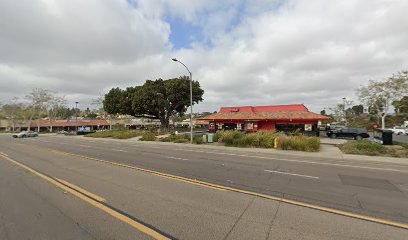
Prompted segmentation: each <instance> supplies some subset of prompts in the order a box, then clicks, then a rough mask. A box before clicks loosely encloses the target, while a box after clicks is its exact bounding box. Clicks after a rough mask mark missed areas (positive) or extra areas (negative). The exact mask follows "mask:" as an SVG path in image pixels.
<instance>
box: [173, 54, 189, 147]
mask: <svg viewBox="0 0 408 240" xmlns="http://www.w3.org/2000/svg"><path fill="white" fill-rule="evenodd" d="M172 60H173V61H175V62H179V63H180V64H181V65H183V66H184V67H185V68H186V69H187V71H188V73H189V74H190V143H191V144H192V143H193V74H192V73H191V72H190V70H189V69H188V67H187V66H186V65H185V64H184V63H182V62H180V61H179V60H177V59H176V58H173V59H172Z"/></svg>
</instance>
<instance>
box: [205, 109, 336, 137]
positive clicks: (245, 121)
mask: <svg viewBox="0 0 408 240" xmlns="http://www.w3.org/2000/svg"><path fill="white" fill-rule="evenodd" d="M199 120H207V121H209V122H210V125H209V130H210V131H217V130H220V129H223V130H241V131H246V132H256V131H262V130H265V131H294V130H296V129H301V130H302V131H305V132H311V133H317V132H318V130H317V125H318V122H319V121H328V120H330V118H329V117H327V116H323V115H320V114H316V113H313V112H310V111H309V109H307V107H306V106H305V105H303V104H292V105H276V106H242V107H221V109H220V111H219V112H218V113H215V114H212V115H209V116H206V117H203V118H200V119H199Z"/></svg>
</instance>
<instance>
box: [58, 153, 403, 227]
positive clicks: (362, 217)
mask: <svg viewBox="0 0 408 240" xmlns="http://www.w3.org/2000/svg"><path fill="white" fill-rule="evenodd" d="M57 151H58V150H57ZM58 153H60V154H64V155H71V156H75V157H80V158H84V159H89V160H93V161H97V162H102V163H107V164H111V165H115V166H120V167H125V168H130V169H134V170H138V171H142V172H147V173H151V174H153V175H155V176H160V177H165V178H169V179H173V180H179V181H183V182H187V183H190V184H194V185H199V186H205V187H208V188H212V189H217V190H224V191H231V192H237V193H243V194H246V195H251V196H256V197H261V198H265V199H270V200H274V201H278V202H283V203H288V204H291V205H296V206H301V207H307V208H310V209H315V210H319V211H323V212H328V213H333V214H337V215H341V216H346V217H351V218H355V219H360V220H365V221H369V222H374V223H379V224H384V225H388V226H393V227H398V228H403V229H408V224H404V223H400V222H394V221H389V220H384V219H380V218H375V217H369V216H366V215H361V214H358V213H352V212H346V211H342V210H337V209H333V208H328V207H321V206H318V205H314V204H309V203H303V202H298V201H294V200H290V199H285V198H280V197H274V196H271V195H266V194H261V193H256V192H251V191H246V190H241V189H237V188H233V187H227V186H222V185H218V184H214V183H209V182H204V181H200V180H196V179H190V178H185V177H181V176H177V175H172V174H167V173H162V172H157V171H153V170H149V169H144V168H140V167H133V166H129V165H126V164H121V163H116V162H113V161H107V160H103V159H98V158H93V157H87V156H83V155H79V154H74V153H68V152H62V151H58Z"/></svg>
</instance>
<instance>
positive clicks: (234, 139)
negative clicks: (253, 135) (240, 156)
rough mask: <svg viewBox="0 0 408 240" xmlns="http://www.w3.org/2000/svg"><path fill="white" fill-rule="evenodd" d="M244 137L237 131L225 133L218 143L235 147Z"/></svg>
mask: <svg viewBox="0 0 408 240" xmlns="http://www.w3.org/2000/svg"><path fill="white" fill-rule="evenodd" d="M243 136H244V133H242V132H237V131H225V132H224V133H223V134H222V136H221V138H219V139H218V142H219V141H221V142H223V143H225V145H227V146H236V145H238V144H239V141H240V139H241V138H242V137H243Z"/></svg>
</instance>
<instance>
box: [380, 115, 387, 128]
mask: <svg viewBox="0 0 408 240" xmlns="http://www.w3.org/2000/svg"><path fill="white" fill-rule="evenodd" d="M386 116H387V114H384V115H383V116H382V117H381V128H382V129H385V117H386Z"/></svg>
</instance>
